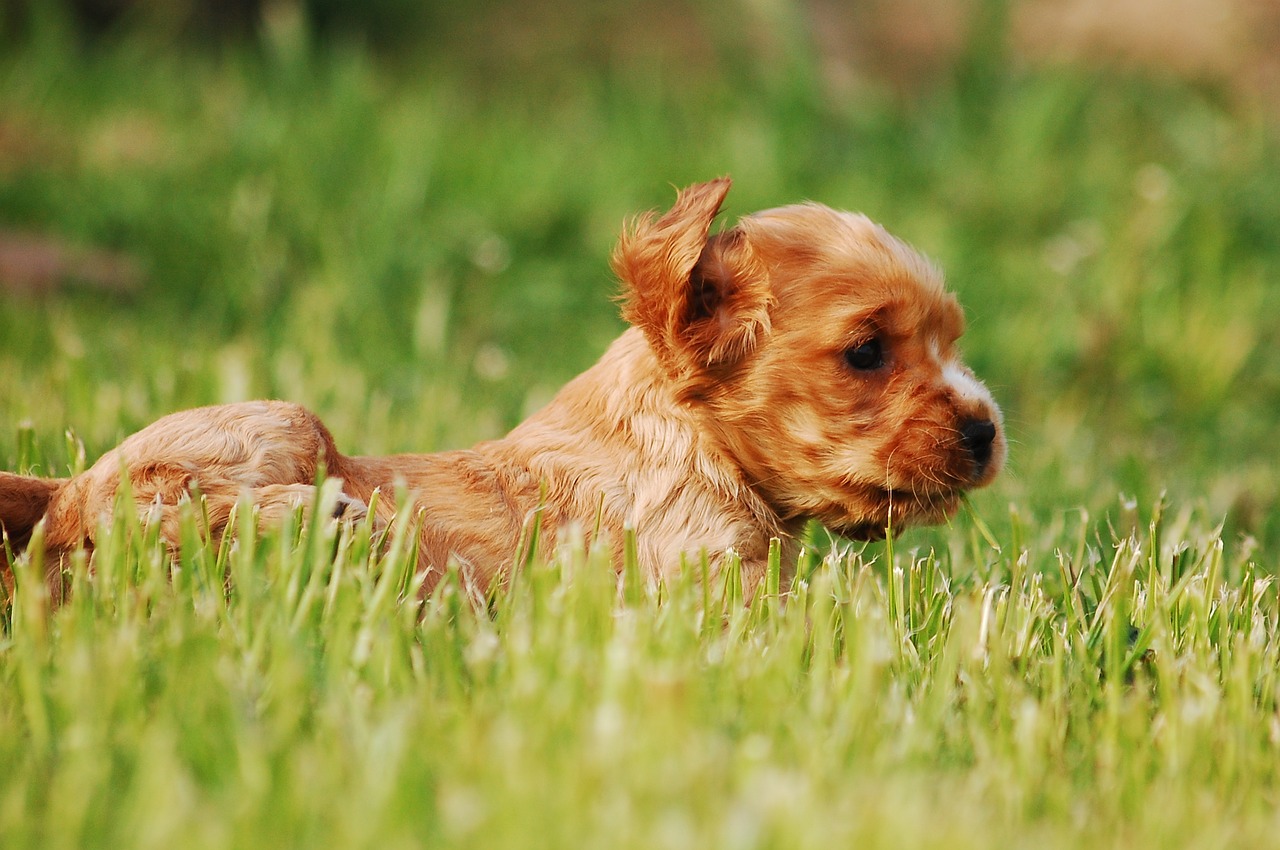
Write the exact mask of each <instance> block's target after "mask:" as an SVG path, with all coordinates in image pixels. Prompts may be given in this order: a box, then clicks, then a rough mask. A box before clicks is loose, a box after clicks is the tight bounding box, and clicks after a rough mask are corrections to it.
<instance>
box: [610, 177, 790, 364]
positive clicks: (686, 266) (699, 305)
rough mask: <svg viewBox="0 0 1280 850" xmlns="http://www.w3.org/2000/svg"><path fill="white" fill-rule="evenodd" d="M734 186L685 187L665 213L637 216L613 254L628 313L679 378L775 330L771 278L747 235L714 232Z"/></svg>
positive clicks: (735, 354)
mask: <svg viewBox="0 0 1280 850" xmlns="http://www.w3.org/2000/svg"><path fill="white" fill-rule="evenodd" d="M729 183H730V181H729V178H727V177H722V178H720V179H718V180H712V181H711V182H709V183H699V184H697V185H694V186H690V187H689V188H687V189H685V190H683V191H682V192H680V194H679V196H678V197H677V198H676V203H675V206H673V207H672V208H671V210H670V212H668V213H666V214H665V215H663V216H662V217H661V218H658V219H657V220H655V219H654V216H653V215H652V214H649V215H645V216H641V217H640V218H639V219H637V220H636V221H635V222H634V223H633V224H632V226H631V227H630V228H628V229H627V231H626V232H624V233H623V235H622V238H621V239H620V240H619V242H618V247H617V249H616V250H615V251H614V254H613V269H614V271H615V272H616V273H617V275H618V277H619V278H621V280H622V283H623V286H624V292H623V299H624V301H623V309H622V315H623V318H625V319H626V320H627V321H628V322H630V323H631V324H633V325H635V326H636V327H638V328H640V329H641V330H642V331H644V334H645V336H646V337H647V338H648V340H649V344H650V345H651V346H652V347H653V349H654V351H655V352H656V353H657V355H658V357H659V359H660V360H662V361H663V363H664V365H666V367H667V368H668V369H669V370H671V371H672V372H673V373H675V374H678V375H689V374H690V373H692V372H699V371H703V370H705V369H707V368H709V367H714V366H721V365H726V364H729V363H732V362H733V361H735V360H737V359H739V358H741V357H743V356H745V355H746V354H748V353H750V352H751V351H752V349H754V348H755V346H756V344H757V342H758V341H759V339H760V336H761V335H762V334H763V333H766V332H767V331H768V328H769V302H770V296H769V286H768V282H767V280H766V279H765V275H764V270H763V269H761V268H760V266H759V263H758V262H757V261H756V260H755V258H754V256H753V255H752V252H751V249H750V246H748V245H747V244H746V240H745V238H744V237H743V235H742V232H741V231H740V230H738V229H737V228H733V229H730V230H727V231H725V232H723V233H720V234H717V235H715V236H708V233H709V231H710V229H711V222H712V220H713V219H714V218H715V217H716V214H717V213H718V212H719V211H720V204H721V203H722V202H723V201H724V197H725V195H726V194H727V193H728V191H729Z"/></svg>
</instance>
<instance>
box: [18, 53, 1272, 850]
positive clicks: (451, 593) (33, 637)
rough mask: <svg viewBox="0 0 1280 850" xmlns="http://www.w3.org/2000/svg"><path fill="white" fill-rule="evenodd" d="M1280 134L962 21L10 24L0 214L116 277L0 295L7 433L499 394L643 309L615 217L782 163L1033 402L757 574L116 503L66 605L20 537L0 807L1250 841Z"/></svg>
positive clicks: (489, 825) (500, 407) (64, 459)
mask: <svg viewBox="0 0 1280 850" xmlns="http://www.w3.org/2000/svg"><path fill="white" fill-rule="evenodd" d="M517 77H519V79H518V80H517V79H516V78H517ZM1278 161H1280V135H1278V134H1277V124H1276V120H1275V116H1274V114H1269V113H1267V112H1266V111H1264V110H1262V109H1259V108H1257V107H1255V106H1254V105H1252V104H1251V103H1250V102H1249V101H1248V100H1247V99H1246V98H1242V97H1238V96H1235V95H1233V94H1231V93H1229V92H1226V91H1222V90H1217V89H1213V88H1209V87H1193V86H1190V85H1187V84H1184V83H1179V82H1175V81H1170V80H1167V79H1159V78H1156V77H1153V76H1147V77H1144V76H1140V75H1137V74H1119V73H1102V72H1091V73H1090V72H1084V71H1080V70H1078V69H1077V70H1072V69H1069V68H1061V69H1052V70H1048V69H1040V70H1028V69H1017V68H1014V67H1012V66H1007V65H1005V64H1002V63H999V62H995V61H991V62H986V61H983V60H980V59H969V60H966V61H964V62H962V64H961V66H960V67H958V68H957V69H956V72H955V74H954V75H953V76H952V77H950V78H948V80H946V81H944V82H942V83H940V84H938V85H937V86H935V87H933V88H930V89H928V90H926V91H923V92H920V93H917V94H916V95H914V96H913V97H910V98H901V97H897V96H893V95H890V94H888V93H886V91H884V90H881V89H879V88H877V87H876V86H875V85H873V84H870V83H868V84H864V85H860V86H858V87H856V88H855V89H854V90H852V91H841V92H840V93H839V94H837V93H836V92H835V90H833V89H832V88H831V87H830V86H829V85H828V84H827V83H824V81H823V78H822V76H821V74H820V73H818V71H817V69H816V67H815V66H814V64H813V62H812V60H810V59H809V58H807V56H806V54H805V53H804V52H803V51H802V50H797V51H796V55H795V56H794V57H791V58H789V59H788V61H786V62H782V63H779V64H776V65H774V66H763V65H762V66H760V67H755V66H752V65H751V63H749V62H746V61H743V60H741V59H740V58H739V59H738V61H737V62H736V63H731V64H729V65H727V66H726V69H722V70H720V71H719V72H716V71H711V70H707V69H705V68H704V69H702V70H701V72H700V73H698V74H692V75H690V74H684V73H682V70H681V69H680V68H679V67H678V66H676V65H674V64H673V63H670V62H666V63H664V62H656V63H652V64H648V65H642V64H639V63H636V64H633V65H619V66H610V67H608V68H603V69H598V68H597V69H593V68H580V69H576V70H574V71H572V72H564V73H558V72H557V73H551V72H548V73H545V74H542V75H538V74H526V75H516V74H511V75H508V76H503V75H501V74H498V75H496V76H495V75H493V73H492V71H490V72H488V73H487V75H485V76H483V78H477V76H476V75H474V74H471V73H470V72H468V70H467V69H465V68H462V67H461V66H459V65H458V64H456V63H450V62H449V61H448V57H443V58H439V57H437V58H429V59H428V60H426V61H423V62H416V63H407V62H403V61H402V62H394V63H390V62H379V61H377V60H375V59H374V58H372V57H371V55H370V54H369V52H368V51H366V50H364V49H360V48H357V47H349V46H348V47H344V46H341V45H327V46H309V45H308V44H307V43H306V42H305V40H299V39H298V34H297V33H293V34H292V35H290V33H289V32H287V31H285V32H277V33H275V35H274V36H273V38H272V39H269V40H268V41H267V43H266V45H265V46H264V47H263V48H262V49H261V50H249V49H239V48H229V49H224V50H219V51H208V52H198V51H197V52H193V51H191V50H184V49H179V48H177V47H173V46H159V45H156V44H154V43H150V42H147V41H144V40H137V41H127V42H125V43H123V44H120V45H115V44H112V43H104V44H101V45H98V46H96V47H94V48H92V49H79V48H77V47H76V46H74V45H73V44H71V43H69V42H68V41H67V40H65V39H64V38H60V37H58V36H57V34H56V32H55V33H45V34H44V37H42V38H40V39H35V40H33V41H31V42H30V43H27V44H23V45H20V46H18V47H17V48H15V49H12V50H5V51H0V230H3V231H7V232H11V233H12V232H22V233H36V234H40V235H41V236H42V238H45V239H48V240H52V242H53V244H56V245H57V246H59V250H60V251H62V252H63V253H64V254H65V255H70V254H72V253H75V251H77V250H79V249H87V248H90V247H93V248H96V249H105V250H110V251H114V252H118V253H119V254H120V255H122V256H124V257H127V258H128V259H129V261H130V262H131V263H132V264H133V265H132V266H131V268H134V269H135V270H136V271H135V272H134V278H133V280H134V282H135V286H134V287H133V289H132V291H130V292H128V293H121V292H108V291H102V290H100V289H96V288H94V287H93V286H91V285H86V284H85V282H84V281H81V282H80V283H79V284H77V283H76V282H75V281H71V282H68V283H67V285H66V286H63V287H59V288H58V289H57V291H54V292H48V293H45V294H42V295H32V294H23V293H22V292H18V291H0V315H2V316H3V320H2V321H0V467H2V468H4V469H8V470H22V471H26V470H36V471H39V472H43V473H47V474H65V473H66V472H67V471H68V470H75V469H78V468H81V467H82V466H83V465H84V464H85V463H86V461H92V460H93V459H94V458H96V457H97V455H98V454H100V453H101V452H102V451H104V450H105V449H107V448H109V447H110V446H111V445H113V444H114V443H116V442H117V441H118V440H119V439H120V438H121V437H123V436H124V435H125V434H127V433H129V432H131V431H132V430H135V429H137V428H138V427H141V426H142V425H144V424H146V423H147V422H149V421H151V420H152V419H154V418H156V417H157V416H159V415H161V414H163V413H165V412H168V411H170V410H173V409H176V408H180V407H184V406H192V405H197V404H205V403H213V402H219V401H231V400H237V399H243V398H251V397H260V396H275V397H283V398H289V399H292V400H296V401H300V402H303V403H306V404H308V405H310V406H311V407H313V408H314V409H315V410H317V411H318V412H319V413H320V414H321V415H322V416H323V417H324V418H325V420H326V421H327V422H328V423H329V424H330V426H331V428H332V430H333V431H334V433H335V435H336V437H337V440H338V442H339V445H340V446H342V447H343V448H345V449H347V450H349V451H352V452H359V453H379V452H387V451H402V450H422V451H427V450H436V449H441V448H447V447H453V446H459V445H465V444H468V443H470V442H473V441H475V440H477V439H481V438H486V437H492V436H496V435H498V434H500V433H502V432H503V431H505V430H506V429H507V428H509V427H510V426H512V425H513V424H514V423H515V422H517V421H518V420H519V419H520V418H521V417H522V416H523V415H524V414H526V413H527V412H529V411H530V410H532V409H534V408H536V407H537V406H538V405H540V404H541V403H542V402H544V401H545V400H546V399H547V398H548V397H549V395H550V394H551V393H552V392H553V391H554V389H555V388H556V387H557V386H558V385H559V384H560V383H562V382H563V381H564V380H566V379H567V378H568V377H570V376H571V375H573V374H575V373H576V372H578V371H579V370H581V369H582V368H584V367H585V366H587V365H589V364H590V363H591V362H592V361H593V360H594V359H595V357H596V356H598V354H599V353H600V352H601V351H603V349H604V347H605V346H606V345H607V343H608V341H609V340H610V339H611V338H612V337H613V336H614V335H615V334H616V333H617V332H618V331H619V330H620V328H621V325H620V322H619V320H618V319H617V317H616V312H615V311H616V308H615V305H614V303H613V302H612V301H611V296H612V295H613V293H614V288H613V287H614V284H613V282H612V280H611V278H610V276H609V274H608V271H607V257H608V252H609V249H610V247H611V244H612V240H613V238H614V236H615V235H616V233H617V231H618V229H619V227H620V225H621V222H622V221H623V219H624V218H625V217H626V216H627V215H629V214H631V213H634V212H636V211H638V210H642V209H646V208H655V207H661V206H664V205H665V204H667V203H669V202H670V200H671V199H672V197H673V196H674V192H673V190H672V188H671V187H672V185H673V184H674V185H683V184H686V183H689V182H693V181H695V180H700V179H705V178H708V177H711V176H714V175H718V174H723V173H728V174H731V175H733V176H734V178H735V181H736V183H735V188H734V190H733V192H732V193H731V195H730V198H729V205H728V210H727V216H728V217H729V218H732V217H733V216H735V215H738V214H743V213H747V212H750V211H752V210H754V209H758V208H761V207H765V206H771V205H776V204H780V203H786V202H791V201H795V200H798V199H802V198H813V199H815V200H820V201H823V202H826V203H828V204H831V205H833V206H838V207H844V208H849V209H858V210H862V211H864V212H866V213H868V214H869V215H871V216H872V217H873V218H875V219H877V220H879V221H881V222H883V223H884V224H885V225H886V226H888V227H889V228H890V229H891V230H893V231H894V232H895V233H897V234H899V235H901V236H903V237H904V238H906V239H908V240H909V241H911V242H913V243H914V244H916V245H917V246H919V247H920V248H922V249H923V250H925V251H926V252H927V253H929V254H931V255H932V256H934V257H935V258H936V259H937V260H938V261H939V262H940V263H941V264H942V266H943V267H944V268H945V269H946V270H947V273H948V277H949V279H950V282H951V285H952V286H953V288H954V289H955V290H956V291H957V292H958V293H959V294H960V297H961V300H962V302H963V303H964V304H965V306H966V308H967V311H968V315H969V319H970V329H969V332H968V334H967V335H966V337H965V339H964V341H963V346H964V349H965V352H966V356H967V358H968V360H969V361H970V363H971V364H972V365H973V366H974V368H975V370H976V371H977V372H978V373H979V374H980V375H982V376H983V377H984V378H985V379H986V380H987V381H988V383H989V385H990V386H991V387H992V389H993V391H994V393H995V394H996V397H997V398H998V400H999V401H1000V402H1001V404H1002V405H1003V406H1004V408H1005V412H1006V415H1007V419H1008V426H1009V433H1010V437H1011V456H1010V465H1009V469H1008V472H1007V473H1006V474H1005V475H1004V476H1003V478H1002V479H1001V480H1000V481H999V482H997V484H996V485H995V486H993V487H992V488H990V489H989V490H986V491H983V492H981V493H979V494H975V495H974V497H973V500H972V506H971V510H969V511H967V512H965V513H964V514H962V515H961V516H959V517H957V518H956V520H955V521H954V522H953V523H951V524H950V525H949V526H948V527H945V528H940V529H920V530H912V531H908V532H906V533H904V534H903V535H901V536H900V537H899V538H897V539H896V540H894V541H892V542H890V543H885V544H856V545H850V544H847V543H842V542H839V541H830V540H828V539H826V538H825V536H824V535H822V534H817V533H815V536H814V537H815V539H814V546H813V551H812V552H811V553H809V554H808V556H807V557H806V560H805V562H804V564H803V569H802V570H801V576H800V579H799V580H798V582H797V584H796V586H795V587H794V588H792V589H791V590H792V592H791V594H790V596H789V598H788V600H787V602H786V604H785V605H783V604H781V603H780V602H779V600H778V599H776V598H773V597H766V598H760V599H756V600H755V601H754V602H752V604H750V605H744V604H743V599H742V596H741V590H740V589H739V588H737V587H736V586H735V585H734V583H733V580H732V574H730V575H729V576H728V577H727V578H725V579H718V580H715V581H705V580H704V579H703V578H702V577H701V576H700V575H699V574H698V571H696V570H694V571H691V572H690V573H688V574H687V575H685V576H684V577H683V578H682V579H681V580H679V581H677V582H675V583H674V584H672V585H671V586H666V587H663V588H655V587H647V586H643V585H639V584H634V583H633V584H629V585H628V586H627V588H626V589H625V592H624V593H622V594H621V596H619V595H618V594H616V593H615V590H614V586H613V583H612V575H611V573H610V571H609V570H608V568H607V567H606V566H605V565H604V564H603V563H602V562H601V559H600V557H599V556H598V554H594V553H587V552H581V551H574V552H566V553H565V555H564V557H563V558H562V559H561V560H560V562H559V563H557V564H553V565H535V566H534V567H533V568H531V569H530V570H529V571H528V572H526V573H523V574H521V575H520V577H519V579H518V580H517V581H516V582H515V584H514V587H512V588H510V589H509V590H508V591H507V592H504V593H503V594H501V595H500V596H499V597H498V598H497V599H496V601H495V602H494V604H493V610H492V611H491V612H483V613H482V612H481V611H480V610H478V609H477V607H476V606H474V605H472V604H471V603H470V602H469V601H467V600H466V599H465V598H464V595H463V594H462V593H461V592H460V591H459V590H458V588H457V586H456V583H448V582H446V584H445V586H444V588H443V589H442V590H441V591H440V592H439V593H438V594H437V595H436V596H434V597H433V598H431V599H429V600H427V601H426V602H425V603H423V604H422V606H421V607H419V606H418V605H416V604H414V602H413V600H414V599H415V598H416V597H415V594H414V590H413V587H414V585H413V575H412V564H411V562H410V561H409V560H408V559H407V558H406V557H405V555H404V553H403V551H402V550H401V549H399V548H397V547H396V546H393V547H392V548H391V550H390V551H389V552H386V553H382V552H381V551H380V550H377V549H375V548H371V546H370V542H369V537H368V531H367V530H360V531H357V533H355V534H354V535H351V536H349V537H344V538H342V539H341V540H335V539H334V538H333V536H332V531H331V530H321V531H317V532H316V533H300V532H298V531H296V530H294V529H286V530H285V531H284V532H283V533H282V534H280V535H269V536H267V537H266V538H264V539H262V540H261V541H256V538H255V536H254V535H253V534H251V533H247V534H245V535H243V536H242V540H241V544H240V546H239V547H238V548H236V549H234V550H224V551H219V550H216V549H211V548H209V547H208V546H207V545H203V544H201V543H200V542H199V540H198V536H197V535H196V533H195V526H196V523H195V521H194V519H193V522H192V525H191V533H190V540H189V542H188V545H187V546H186V547H185V548H184V552H183V555H182V557H181V559H180V560H179V563H177V564H170V563H168V562H167V560H166V559H165V558H163V557H162V556H161V554H160V550H159V547H158V546H157V545H156V542H155V540H154V539H153V537H152V535H150V534H149V533H148V532H146V531H145V530H143V529H141V528H139V527H138V526H137V524H136V523H131V522H126V521H124V520H121V522H120V524H119V525H118V527H116V528H114V529H113V530H112V533H111V534H110V535H109V537H108V540H109V543H108V545H107V546H105V547H104V548H103V549H102V550H100V551H99V552H98V553H97V555H96V556H95V559H94V565H93V566H94V573H93V575H92V577H90V575H89V573H88V571H87V567H86V565H84V564H79V565H78V567H77V570H78V571H77V575H76V580H75V581H76V587H75V590H74V592H73V594H72V597H71V602H70V604H68V605H66V606H64V607H62V608H60V609H59V610H57V611H55V612H50V611H49V610H47V602H46V601H45V600H44V599H43V597H42V595H41V594H40V593H39V592H38V587H39V583H38V582H34V581H30V580H28V577H29V576H31V575H34V574H37V573H38V569H39V565H38V564H32V563H28V562H26V561H25V560H24V561H21V562H20V563H19V566H18V571H19V576H18V577H19V591H18V593H17V596H16V598H15V600H13V602H12V605H10V606H9V607H8V608H7V609H6V610H3V611H0V619H3V630H2V631H0V764H4V766H5V769H4V770H3V771H0V846H3V847H4V848H6V850H7V849H8V848H19V847H41V848H56V847H80V846H93V847H129V848H143V847H163V848H172V847H184V848H185V847H192V848H205V847H207V848H224V847H225V848H230V847H235V848H252V847H264V848H265V847H273V848H274V847H289V846H298V847H322V846H335V847H364V846H369V847H375V846H376V847H401V846H403V847H418V846H442V847H448V846H457V847H484V848H501V847H529V846H545V847H638V848H639V847H643V848H666V847H670V848H683V847H689V848H706V847H726V848H757V847H758V848H771V847H824V848H826V847H833V846H856V847H894V848H898V847H946V848H957V847H958V848H964V847H974V848H988V847H1037V848H1039V847H1079V846H1091V847H1092V846H1098V847H1126V848H1128V847H1135V848H1138V847H1167V846H1186V847H1191V846H1194V847H1229V846H1239V847H1260V846H1274V845H1276V844H1278V843H1280V839H1277V838H1276V835H1277V834H1280V714H1278V713H1277V709H1278V706H1280V681H1278V673H1280V592H1278V590H1280V589H1278V588H1277V585H1276V582H1275V579H1274V576H1275V574H1276V572H1277V569H1278V568H1280V557H1278V556H1280V502H1278V499H1280V469H1278V464H1277V460H1276V457H1277V455H1276V449H1275V447H1276V446H1277V445H1278V444H1280V356H1277V354H1276V352H1277V351H1278V350H1280V288H1278V287H1277V286H1276V279H1277V277H1278V276H1280V236H1277V232H1278V231H1277V226H1278V224H1280V169H1277V168H1276V163H1277V162H1278ZM90 265H92V264H90ZM94 274H95V272H94V270H93V268H89V269H88V270H87V271H83V273H82V274H81V275H80V277H88V278H90V279H92V278H93V277H94ZM255 541H256V542H255ZM228 573H229V574H230V576H231V580H230V582H229V585H228V586H224V582H223V576H224V575H225V574H228Z"/></svg>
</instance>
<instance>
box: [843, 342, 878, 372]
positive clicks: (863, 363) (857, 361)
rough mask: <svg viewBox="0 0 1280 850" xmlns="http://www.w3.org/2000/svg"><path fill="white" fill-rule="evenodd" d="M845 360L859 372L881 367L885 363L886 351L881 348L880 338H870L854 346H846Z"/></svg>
mask: <svg viewBox="0 0 1280 850" xmlns="http://www.w3.org/2000/svg"><path fill="white" fill-rule="evenodd" d="M844 362H846V363H848V364H849V366H850V368H853V369H857V370H858V371H859V372H870V371H871V370H873V369H879V368H880V367H881V366H883V365H884V351H883V350H882V349H881V348H880V340H878V339H869V340H867V341H866V342H864V343H861V344H859V345H855V346H854V347H853V348H846V349H845V352H844Z"/></svg>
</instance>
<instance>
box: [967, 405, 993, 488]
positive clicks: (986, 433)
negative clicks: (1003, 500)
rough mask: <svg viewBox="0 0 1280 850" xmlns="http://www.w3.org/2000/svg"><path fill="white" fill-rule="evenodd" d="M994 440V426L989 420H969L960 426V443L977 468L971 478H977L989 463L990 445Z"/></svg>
mask: <svg viewBox="0 0 1280 850" xmlns="http://www.w3.org/2000/svg"><path fill="white" fill-rule="evenodd" d="M995 440H996V424H995V423H994V422H992V421H991V420H990V419H970V420H969V421H968V422H965V423H964V424H963V425H961V426H960V442H961V443H963V444H964V447H965V448H966V449H968V450H969V454H970V455H971V456H972V457H973V462H974V464H975V465H976V466H977V469H976V470H975V471H974V474H973V477H974V478H978V477H980V476H981V475H982V473H983V472H984V471H985V470H986V468H987V464H988V463H989V462H990V461H991V444H992V443H994V442H995Z"/></svg>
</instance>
